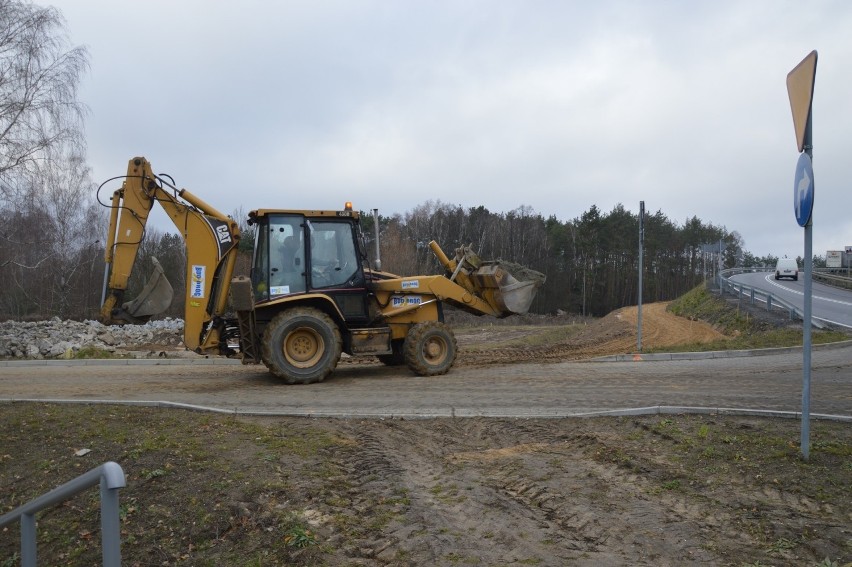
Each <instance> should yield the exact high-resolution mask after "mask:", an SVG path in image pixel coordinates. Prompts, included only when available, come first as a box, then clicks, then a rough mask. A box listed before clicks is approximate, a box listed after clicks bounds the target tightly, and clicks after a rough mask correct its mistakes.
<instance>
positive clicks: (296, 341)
mask: <svg viewBox="0 0 852 567" xmlns="http://www.w3.org/2000/svg"><path fill="white" fill-rule="evenodd" d="M261 350H262V351H263V356H262V358H263V361H264V363H266V366H267V368H269V371H270V372H272V373H273V374H274V375H275V376H277V377H278V378H281V379H282V380H283V381H284V382H285V383H286V384H311V383H314V382H321V381H322V380H323V379H325V377H326V376H328V375H329V374H330V373H331V372H332V371H333V370H334V369H335V368H336V367H337V362H338V361H339V360H340V353H341V350H342V341H341V340H340V330H339V329H338V328H337V325H335V324H334V321H333V320H332V319H331V317H329V316H328V315H326V314H325V313H323V312H322V311H320V310H319V309H314V308H313V307H295V308H293V309H288V310H286V311H282V312H281V313H279V314H278V315H276V316H275V317H274V318H273V319H272V321H270V322H269V324H268V325H267V326H266V329H265V330H264V331H263V344H262V348H261Z"/></svg>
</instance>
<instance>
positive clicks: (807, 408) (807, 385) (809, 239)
mask: <svg viewBox="0 0 852 567" xmlns="http://www.w3.org/2000/svg"><path fill="white" fill-rule="evenodd" d="M813 269H814V254H813V222H812V221H808V224H807V225H805V305H804V316H803V319H804V320H803V321H802V327H803V329H802V443H801V446H802V458H803V459H805V460H806V461H807V460H808V456H809V453H810V433H811V315H812V314H811V306H812V305H811V304H812V301H811V300H812V296H813V280H812V278H811V274H812V273H813Z"/></svg>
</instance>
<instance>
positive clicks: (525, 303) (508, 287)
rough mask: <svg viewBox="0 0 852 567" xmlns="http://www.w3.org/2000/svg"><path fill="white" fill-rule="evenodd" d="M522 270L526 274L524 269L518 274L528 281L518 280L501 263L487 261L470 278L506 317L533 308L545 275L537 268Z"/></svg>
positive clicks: (484, 296) (492, 304)
mask: <svg viewBox="0 0 852 567" xmlns="http://www.w3.org/2000/svg"><path fill="white" fill-rule="evenodd" d="M520 269H521V270H522V272H523V275H521V273H520V272H519V273H518V275H519V277H523V278H524V280H525V281H518V279H517V278H516V277H515V276H513V275H512V274H510V273H509V272H508V271H507V270H506V268H505V267H504V264H501V263H500V262H485V263H483V265H482V266H480V267H479V268H478V269H477V270H476V271H474V272H473V273H472V274H471V275H470V279H471V280H472V281H473V283H474V285H475V286H476V287H478V288H479V289H480V293H481V295H482V296H483V298H484V299H485V300H486V301H487V302H488V303H489V304H490V305H491V306H492V307H493V308H494V309H496V310H497V311H500V312H501V313H502V314H503V315H504V316H506V315H511V314H513V313H514V314H524V313H526V312H527V311H529V309H530V305H532V302H533V299H535V294H536V291H538V286H540V285H541V284H542V283H544V279H545V276H544V274H542V273H541V272H536V271H534V270H529V269H526V268H523V267H520Z"/></svg>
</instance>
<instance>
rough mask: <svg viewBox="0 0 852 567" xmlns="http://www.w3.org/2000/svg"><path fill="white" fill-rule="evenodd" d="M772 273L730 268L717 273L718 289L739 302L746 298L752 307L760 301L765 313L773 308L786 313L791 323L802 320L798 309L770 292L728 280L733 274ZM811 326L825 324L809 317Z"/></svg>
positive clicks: (823, 325) (763, 269) (761, 269)
mask: <svg viewBox="0 0 852 567" xmlns="http://www.w3.org/2000/svg"><path fill="white" fill-rule="evenodd" d="M773 271H775V269H774V268H730V269H728V270H722V271H721V272H719V289H720V290H721V292H722V294H724V293H725V292H726V291H727V292H729V293H730V294H731V295H734V296H736V297H737V299H738V300H739V301H742V298H743V297H746V298H748V299H749V301H750V303H751V304H752V305H753V304H754V303H755V302H756V301H761V302H763V303H765V304H766V310H767V311H772V309H773V308H777V309H781V310H784V311H787V312H788V313H789V314H790V320H791V321H792V320H793V319H795V318H799V319H802V320H804V318H805V316H804V313H803V312H802V310H801V309H799V308H798V307H796V306H795V305H793V304H792V303H790V302H788V301H785V300H783V299H781V298H780V297H778V296H777V295H775V294H773V293H772V292H770V291H765V290H762V289H757V288H755V287H752V286H749V285H745V284H741V283H737V282H732V281H731V280H729V279H728V277H729V276H733V275H735V274H742V273H749V272H773ZM811 325H812V326H814V327H816V328H818V329H824V328H825V324H824V323H823V322H822V321H820V320H818V319H815V318H813V317H811Z"/></svg>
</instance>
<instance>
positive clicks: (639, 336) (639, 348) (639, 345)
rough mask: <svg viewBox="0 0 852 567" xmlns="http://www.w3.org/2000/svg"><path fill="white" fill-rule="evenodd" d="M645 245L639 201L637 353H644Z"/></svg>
mask: <svg viewBox="0 0 852 567" xmlns="http://www.w3.org/2000/svg"><path fill="white" fill-rule="evenodd" d="M644 245H645V201H639V302H638V305H639V310H638V313H637V315H636V319H637V321H636V326H637V329H636V352H642V256H643V250H642V248H643V247H644Z"/></svg>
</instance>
